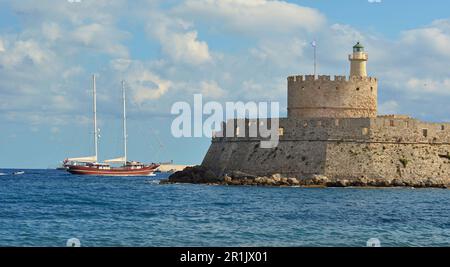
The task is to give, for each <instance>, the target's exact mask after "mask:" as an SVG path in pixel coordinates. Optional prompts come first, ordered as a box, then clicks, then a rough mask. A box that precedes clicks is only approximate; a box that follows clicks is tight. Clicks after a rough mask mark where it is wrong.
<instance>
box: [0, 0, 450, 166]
mask: <svg viewBox="0 0 450 267" xmlns="http://www.w3.org/2000/svg"><path fill="white" fill-rule="evenodd" d="M448 10H450V3H449V2H447V1H442V0H428V1H418V0H416V1H414V0H412V1H407V2H406V1H404V0H345V1H342V0H303V1H302V0H292V1H269V0H185V1H181V0H165V1H162V0H161V1H160V0H135V1H125V0H40V1H33V0H21V1H12V0H9V1H8V0H0V168H53V167H56V166H57V165H58V162H60V161H62V160H63V159H64V158H67V157H79V156H89V155H92V154H93V145H92V143H93V141H92V139H93V138H92V132H93V130H92V93H91V76H92V74H96V75H97V91H98V118H99V128H100V130H101V138H100V155H99V156H100V158H101V159H107V158H114V157H118V156H120V155H121V154H122V143H121V142H122V141H121V138H122V137H121V136H122V132H121V127H122V126H121V125H122V121H121V116H122V114H121V111H122V110H121V85H120V81H121V80H125V81H126V84H127V94H128V101H127V106H128V110H129V114H128V117H129V119H128V130H129V133H128V135H129V151H128V154H129V158H130V159H133V160H140V161H143V162H165V161H170V160H173V161H174V162H175V163H179V164H198V163H201V161H202V159H203V157H204V155H205V153H206V151H207V149H208V147H209V144H210V142H211V141H210V140H209V139H208V138H206V137H204V138H174V137H173V136H172V134H171V131H170V129H171V124H172V121H173V119H174V118H175V117H176V116H175V115H172V114H171V113H170V109H171V107H172V105H173V103H175V102H177V101H187V102H190V103H191V102H193V99H194V97H193V95H194V94H197V93H201V94H203V97H204V100H205V101H209V100H214V101H219V102H222V103H224V102H225V101H279V102H280V105H281V113H282V116H285V115H286V102H287V101H286V94H287V92H286V86H287V82H286V77H287V76H289V75H297V74H311V73H312V72H313V50H312V47H311V45H310V44H311V42H312V41H313V40H316V42H317V45H318V47H317V53H318V70H319V73H320V74H328V75H335V74H336V75H348V73H349V62H348V58H347V56H348V54H349V53H350V52H351V49H352V46H353V45H354V44H355V43H356V42H357V41H360V42H362V43H363V44H364V45H365V47H366V51H367V52H368V53H369V62H368V72H369V75H370V76H374V77H377V78H378V79H379V113H380V114H410V115H412V116H413V117H415V118H418V119H421V120H429V121H434V122H449V121H450V106H449V105H448V103H449V100H450V15H449V14H448V12H446V11H448Z"/></svg>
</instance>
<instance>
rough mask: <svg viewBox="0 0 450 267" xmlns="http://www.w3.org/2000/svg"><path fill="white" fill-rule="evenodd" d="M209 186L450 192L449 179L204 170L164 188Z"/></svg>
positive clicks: (175, 177) (179, 175) (188, 172)
mask: <svg viewBox="0 0 450 267" xmlns="http://www.w3.org/2000/svg"><path fill="white" fill-rule="evenodd" d="M176 183H190V184H210V185H236V186H278V187H287V186H297V187H380V188H381V187H414V188H450V182H449V181H448V180H446V179H438V178H434V179H432V178H430V179H426V180H414V179H392V180H387V179H371V178H366V177H361V178H357V179H330V178H328V177H326V176H323V175H312V176H310V177H302V178H298V177H283V176H282V175H280V174H273V175H271V176H257V175H252V174H248V173H244V172H239V171H234V172H231V173H227V174H223V175H216V174H214V172H212V171H211V170H208V169H206V168H204V167H202V166H194V167H187V168H185V169H184V170H182V171H179V172H176V173H174V174H172V175H171V176H170V177H169V178H168V179H167V180H162V181H161V184H176Z"/></svg>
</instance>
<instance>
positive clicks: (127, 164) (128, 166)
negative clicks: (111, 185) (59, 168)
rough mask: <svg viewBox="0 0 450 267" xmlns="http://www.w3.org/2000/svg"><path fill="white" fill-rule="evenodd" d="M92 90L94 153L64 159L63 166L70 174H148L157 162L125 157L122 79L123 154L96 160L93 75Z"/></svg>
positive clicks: (125, 130)
mask: <svg viewBox="0 0 450 267" xmlns="http://www.w3.org/2000/svg"><path fill="white" fill-rule="evenodd" d="M92 90H93V96H94V105H93V107H94V149H95V155H94V156H91V157H82V158H70V159H66V160H65V161H64V162H65V167H66V169H67V171H68V172H70V173H71V174H77V175H95V176H148V175H152V174H153V172H154V171H155V170H156V169H157V168H158V167H159V164H154V163H152V164H150V165H146V164H143V163H140V162H137V161H129V160H128V158H127V156H128V155H127V141H128V140H127V139H128V135H127V115H126V114H127V113H126V92H125V82H124V81H122V100H123V144H124V147H123V149H124V155H123V156H122V157H119V158H116V159H111V160H106V161H104V163H99V162H98V137H99V129H98V127H97V89H96V78H95V75H94V76H93V77H92ZM110 164H122V166H121V167H112V166H111V165H110Z"/></svg>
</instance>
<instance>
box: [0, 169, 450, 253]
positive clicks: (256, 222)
mask: <svg viewBox="0 0 450 267" xmlns="http://www.w3.org/2000/svg"><path fill="white" fill-rule="evenodd" d="M0 172H4V173H11V172H12V171H8V170H6V171H5V170H2V171H0ZM163 177H164V175H159V176H158V177H128V178H121V177H81V176H72V175H69V174H67V173H65V172H63V171H54V170H33V171H31V170H30V171H26V173H25V174H24V175H19V176H12V175H6V176H0V246H65V244H66V240H67V239H69V238H72V237H76V238H78V239H80V240H81V243H82V246H365V245H366V241H367V240H368V239H369V238H378V239H380V240H381V243H382V246H449V245H450V190H441V189H420V190H413V189H377V190H371V189H302V188H262V187H226V186H206V185H159V184H158V180H159V179H161V178H163Z"/></svg>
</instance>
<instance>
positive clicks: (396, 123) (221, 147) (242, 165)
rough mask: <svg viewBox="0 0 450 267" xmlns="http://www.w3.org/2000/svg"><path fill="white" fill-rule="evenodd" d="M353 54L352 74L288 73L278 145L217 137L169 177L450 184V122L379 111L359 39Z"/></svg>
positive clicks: (244, 181)
mask: <svg viewBox="0 0 450 267" xmlns="http://www.w3.org/2000/svg"><path fill="white" fill-rule="evenodd" d="M349 60H350V63H351V67H350V76H349V77H346V76H334V77H330V76H315V75H307V76H291V77H288V117H287V118H282V119H280V121H279V131H278V132H279V139H280V141H279V145H278V146H277V147H276V148H273V149H263V148H260V146H259V144H260V141H261V140H262V139H261V138H258V137H234V136H236V134H235V135H234V136H232V137H227V136H224V137H217V138H213V140H212V144H211V146H210V148H209V150H208V152H207V154H206V156H205V158H204V160H203V162H202V165H201V166H198V167H194V168H188V169H185V170H184V171H182V172H179V173H176V174H174V175H172V176H171V177H170V178H169V182H189V183H219V184H234V185H279V186H280V185H301V186H344V187H345V186H374V187H390V186H409V187H439V188H447V187H448V186H449V185H450V124H445V123H442V124H438V123H427V122H422V121H419V120H416V119H413V118H411V117H409V116H402V115H388V116H378V115H377V94H378V81H377V79H376V78H373V77H368V76H367V71H366V64H367V61H368V54H367V53H366V52H365V51H364V47H363V46H362V45H361V44H360V43H359V42H358V44H356V45H355V46H354V47H353V54H351V55H350V56H349ZM230 122H231V121H229V122H227V123H230ZM233 123H234V124H233V125H234V126H233V127H235V133H238V132H241V131H244V132H245V133H248V132H249V131H248V130H249V127H251V126H252V124H259V123H262V121H261V122H260V121H259V120H253V119H236V120H234V122H233ZM242 125H245V128H246V129H240V128H239V127H242ZM225 127H227V126H226V125H223V129H226V128H225ZM224 132H225V131H224Z"/></svg>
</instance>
